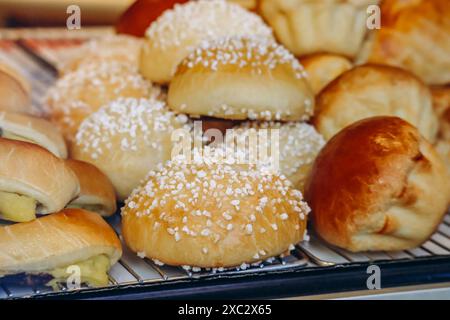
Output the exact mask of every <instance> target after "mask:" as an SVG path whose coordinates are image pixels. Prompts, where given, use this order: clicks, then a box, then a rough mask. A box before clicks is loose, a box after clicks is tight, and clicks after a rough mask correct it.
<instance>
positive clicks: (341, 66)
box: [300, 53, 352, 94]
mask: <svg viewBox="0 0 450 320" xmlns="http://www.w3.org/2000/svg"><path fill="white" fill-rule="evenodd" d="M300 63H301V64H302V66H303V67H304V68H305V71H306V73H307V74H308V77H307V80H308V82H309V84H310V85H311V88H312V90H313V92H314V94H318V93H319V92H320V91H322V89H323V88H325V87H326V86H327V85H328V84H329V83H330V82H331V81H333V80H334V79H336V78H337V77H338V76H340V75H341V74H342V73H344V72H345V71H348V70H350V69H351V68H352V63H351V62H350V60H348V59H347V58H346V57H343V56H339V55H336V54H328V53H318V54H313V55H309V56H305V57H303V58H301V59H300Z"/></svg>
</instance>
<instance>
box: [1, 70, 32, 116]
mask: <svg viewBox="0 0 450 320" xmlns="http://www.w3.org/2000/svg"><path fill="white" fill-rule="evenodd" d="M0 97H1V99H0V110H2V111H8V112H16V113H24V114H30V115H33V114H34V113H35V112H34V111H33V108H32V107H31V86H30V84H29V83H28V81H27V80H26V79H25V78H24V77H23V76H22V75H21V74H20V73H19V72H18V71H17V70H15V69H14V68H13V67H11V66H9V65H8V64H6V63H3V62H0Z"/></svg>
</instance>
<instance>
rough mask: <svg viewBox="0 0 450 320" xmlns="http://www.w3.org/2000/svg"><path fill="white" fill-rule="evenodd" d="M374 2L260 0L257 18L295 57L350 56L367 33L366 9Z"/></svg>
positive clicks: (352, 55)
mask: <svg viewBox="0 0 450 320" xmlns="http://www.w3.org/2000/svg"><path fill="white" fill-rule="evenodd" d="M377 3H378V0H320V1H316V0H261V2H260V5H259V9H260V13H261V15H262V16H263V17H264V19H266V21H267V22H268V23H269V25H270V26H271V27H272V28H273V29H274V31H275V35H276V36H277V38H278V40H280V42H281V43H282V44H284V45H285V46H286V47H287V48H288V49H289V50H290V51H292V52H293V53H294V54H295V55H296V56H302V55H307V54H311V53H317V52H330V53H336V54H342V55H345V56H348V57H354V56H355V55H356V53H357V52H358V50H359V49H360V47H361V44H362V41H363V40H364V36H365V35H366V33H367V30H368V29H367V27H366V20H367V13H366V10H367V7H368V6H369V5H371V4H377Z"/></svg>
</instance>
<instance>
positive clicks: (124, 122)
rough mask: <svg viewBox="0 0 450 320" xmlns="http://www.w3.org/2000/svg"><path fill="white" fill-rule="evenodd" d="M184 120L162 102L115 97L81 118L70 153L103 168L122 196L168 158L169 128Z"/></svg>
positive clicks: (180, 124)
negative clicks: (81, 121)
mask: <svg viewBox="0 0 450 320" xmlns="http://www.w3.org/2000/svg"><path fill="white" fill-rule="evenodd" d="M187 123H188V119H187V117H186V116H184V115H179V116H177V115H175V114H174V113H173V112H171V111H169V110H168V109H167V107H166V105H165V103H164V102H161V101H158V100H155V99H150V100H147V99H134V98H122V99H117V100H114V101H112V102H111V103H110V104H109V105H107V106H105V107H103V108H101V109H100V110H98V111H97V112H95V113H94V114H92V115H91V116H90V117H88V118H87V119H86V120H84V121H83V123H82V124H81V126H80V128H79V130H78V133H77V135H76V140H75V143H74V144H73V145H72V148H71V155H72V157H73V158H74V159H78V160H82V161H86V162H89V163H91V164H93V165H95V166H96V167H97V168H99V169H100V170H101V171H102V172H104V173H105V174H106V175H107V176H108V178H109V179H110V180H111V182H112V184H113V185H114V188H115V190H116V194H117V196H118V198H119V200H124V199H126V198H127V197H128V196H129V195H130V193H131V191H132V190H133V189H134V188H136V187H137V186H138V185H139V182H140V181H141V180H142V179H144V178H145V176H146V175H147V173H148V172H149V171H150V170H155V169H156V168H157V166H158V165H159V164H161V163H163V162H165V161H167V160H169V159H170V157H171V152H172V140H171V136H172V132H173V131H174V130H176V129H179V128H183V127H184V126H185V125H187Z"/></svg>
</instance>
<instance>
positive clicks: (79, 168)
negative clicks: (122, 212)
mask: <svg viewBox="0 0 450 320" xmlns="http://www.w3.org/2000/svg"><path fill="white" fill-rule="evenodd" d="M66 164H67V165H68V166H69V168H70V169H72V171H73V172H74V173H75V174H76V175H77V177H78V181H79V182H80V194H79V195H78V197H76V198H75V199H74V200H72V201H71V202H70V203H69V205H68V206H69V207H71V208H81V209H85V210H88V211H93V212H97V213H98V214H100V215H101V216H105V217H108V216H111V215H113V214H114V212H116V210H117V205H116V194H115V192H114V187H113V185H112V184H111V181H109V179H108V177H107V176H106V175H105V174H104V173H103V172H101V171H100V170H99V169H98V168H97V167H96V166H94V165H92V164H90V163H87V162H84V161H78V160H73V159H68V160H67V161H66Z"/></svg>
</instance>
